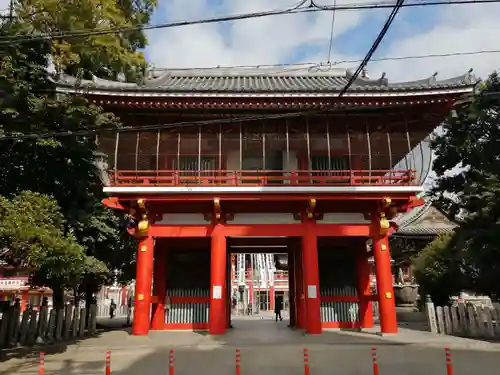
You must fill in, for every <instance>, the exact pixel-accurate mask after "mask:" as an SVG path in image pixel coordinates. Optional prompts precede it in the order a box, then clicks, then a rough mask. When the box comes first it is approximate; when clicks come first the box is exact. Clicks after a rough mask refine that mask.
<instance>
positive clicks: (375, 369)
mask: <svg viewBox="0 0 500 375" xmlns="http://www.w3.org/2000/svg"><path fill="white" fill-rule="evenodd" d="M372 366H373V375H378V359H377V348H372Z"/></svg>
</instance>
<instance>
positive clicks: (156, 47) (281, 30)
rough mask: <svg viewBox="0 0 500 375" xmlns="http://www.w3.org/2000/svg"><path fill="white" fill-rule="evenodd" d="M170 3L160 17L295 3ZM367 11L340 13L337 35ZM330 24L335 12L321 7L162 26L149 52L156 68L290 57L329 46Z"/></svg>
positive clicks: (186, 16)
mask: <svg viewBox="0 0 500 375" xmlns="http://www.w3.org/2000/svg"><path fill="white" fill-rule="evenodd" d="M349 1H350V2H359V0H357V1H356V0H349ZM344 2H346V1H345V0H344ZM166 4H168V5H167V6H165V5H162V6H161V7H160V9H159V11H158V12H160V14H159V16H160V18H164V17H166V16H167V15H168V17H169V19H173V20H176V19H197V18H204V17H209V16H214V15H227V14H241V13H249V12H260V11H267V10H275V9H284V8H288V7H290V6H291V5H294V2H293V0H274V1H272V2H270V1H269V0H252V1H249V0H223V1H222V6H220V7H218V9H217V11H214V10H213V9H212V8H213V2H210V1H207V0H189V4H190V6H189V7H186V5H185V4H186V2H185V1H182V0H172V1H168V2H167V3H166ZM162 13H164V14H162ZM366 15H367V12H344V14H343V15H342V17H337V22H336V27H335V32H336V34H337V35H338V34H340V33H341V32H343V31H346V30H348V29H350V28H352V27H355V26H356V25H358V24H359V22H360V21H361V20H362V19H363V17H365V16H366ZM330 23H331V13H330V12H318V13H314V14H296V15H286V16H276V17H263V18H253V19H247V20H240V21H236V22H231V23H230V24H222V25H221V24H205V25H196V26H187V27H179V28H173V29H163V30H157V31H154V32H152V33H151V34H150V47H149V48H148V56H150V59H151V61H152V62H153V63H154V64H155V65H156V66H157V67H206V66H217V65H254V64H273V63H280V62H288V61H290V60H291V59H292V56H293V55H294V54H296V53H297V52H298V51H299V49H301V48H306V47H307V46H311V45H316V44H318V43H321V44H322V45H323V46H324V45H325V44H326V42H327V40H328V39H329V34H330ZM227 28H229V30H230V31H229V33H227V35H225V33H224V31H223V30H227ZM322 49H323V50H324V51H323V56H322V59H323V60H324V59H325V58H326V53H327V51H326V47H324V48H322ZM314 57H316V56H314ZM308 58H313V56H308Z"/></svg>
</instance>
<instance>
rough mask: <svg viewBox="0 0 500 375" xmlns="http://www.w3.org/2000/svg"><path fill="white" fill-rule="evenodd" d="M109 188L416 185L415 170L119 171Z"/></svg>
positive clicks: (113, 175)
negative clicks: (140, 186) (139, 186)
mask: <svg viewBox="0 0 500 375" xmlns="http://www.w3.org/2000/svg"><path fill="white" fill-rule="evenodd" d="M109 183H110V184H111V185H112V186H138V185H142V186H144V185H146V186H193V185H198V186H283V185H285V186H313V185H330V186H332V185H333V186H334V185H371V186H380V185H382V186H383V185H417V184H418V181H416V171H415V170H413V169H407V170H335V171H324V170H322V171H303V170H296V171H276V170H267V171H266V170H259V171H249V170H213V171H206V170H203V171H184V170H118V171H111V172H110V179H109Z"/></svg>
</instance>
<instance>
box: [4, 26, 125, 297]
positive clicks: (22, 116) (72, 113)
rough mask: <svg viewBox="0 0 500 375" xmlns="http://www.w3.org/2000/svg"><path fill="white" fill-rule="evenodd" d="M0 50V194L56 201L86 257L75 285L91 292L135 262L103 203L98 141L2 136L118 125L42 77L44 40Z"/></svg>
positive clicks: (14, 29)
mask: <svg viewBox="0 0 500 375" xmlns="http://www.w3.org/2000/svg"><path fill="white" fill-rule="evenodd" d="M23 27H24V25H22V24H18V23H16V22H13V23H11V24H4V25H3V28H2V31H3V35H6V34H7V35H18V34H19V33H20V32H21V31H22V30H23ZM2 47H4V48H3V51H1V52H2V56H3V58H2V60H1V65H0V90H1V91H2V93H3V95H4V96H3V100H2V101H1V102H0V137H1V136H2V135H3V136H4V138H3V139H1V138H0V165H2V168H0V195H4V196H12V195H15V194H18V193H19V192H21V191H24V190H32V191H36V192H39V193H43V194H47V195H50V196H53V197H54V198H55V199H56V201H57V203H58V204H59V206H60V208H61V213H62V215H63V217H64V218H65V220H64V232H65V233H71V234H72V236H74V237H75V239H76V240H77V241H78V243H79V244H81V246H83V248H84V249H85V254H86V255H87V256H88V259H86V260H85V262H84V263H83V264H82V267H83V268H82V269H80V270H78V271H75V275H74V279H73V284H72V287H73V288H81V287H82V285H87V286H88V287H85V289H86V292H87V294H91V293H92V292H93V291H95V289H96V288H97V286H96V285H100V284H101V283H102V282H104V281H105V280H108V279H109V277H110V274H109V271H108V270H109V269H111V270H113V269H115V268H118V267H120V265H121V264H123V263H127V262H131V261H133V255H132V253H133V251H132V249H131V248H130V251H129V248H128V247H127V246H126V244H127V241H125V240H124V239H123V236H122V233H123V232H124V229H123V228H120V218H119V217H118V216H116V215H115V214H114V213H113V212H111V211H110V210H108V209H106V208H105V207H103V206H102V203H101V200H102V198H103V192H102V182H101V181H100V178H99V171H98V170H97V167H96V164H95V153H96V143H95V136H94V135H90V136H68V137H60V138H50V137H47V138H43V139H41V138H37V139H32V138H28V139H26V138H24V139H22V138H21V139H19V138H17V139H16V138H14V139H12V138H6V137H12V136H13V137H22V136H23V135H26V134H35V135H43V134H47V133H51V132H68V133H71V132H75V131H81V130H99V129H101V128H118V127H119V126H120V123H119V120H118V119H117V118H116V117H115V116H113V115H112V114H109V113H105V112H103V110H102V109H101V108H99V107H97V106H95V105H92V104H89V103H88V102H87V101H86V100H85V98H83V97H78V96H59V95H56V94H55V87H54V84H53V81H52V79H51V77H50V76H49V74H48V73H47V68H48V66H49V60H50V51H51V44H50V43H49V42H42V43H41V42H33V43H22V44H15V43H13V44H9V45H7V46H2ZM117 254H121V255H122V258H121V259H120V258H119V257H118V256H117ZM85 280H93V282H92V283H85V282H84V281H85ZM90 285H93V287H92V288H91V287H90ZM61 286H64V287H66V286H67V283H66V281H64V282H62V281H61Z"/></svg>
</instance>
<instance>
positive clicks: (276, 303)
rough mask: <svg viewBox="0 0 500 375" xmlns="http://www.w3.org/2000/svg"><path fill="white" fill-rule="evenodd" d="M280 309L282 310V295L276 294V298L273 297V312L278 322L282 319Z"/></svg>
mask: <svg viewBox="0 0 500 375" xmlns="http://www.w3.org/2000/svg"><path fill="white" fill-rule="evenodd" d="M281 310H283V297H282V296H276V298H274V313H275V314H276V321H278V318H279V320H280V322H281V321H282V320H283V317H282V316H281Z"/></svg>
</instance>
